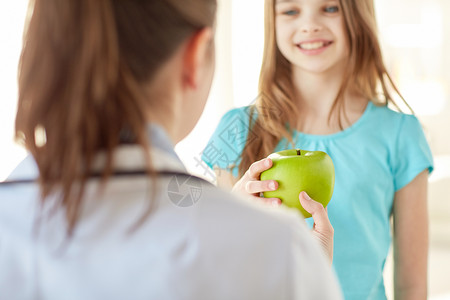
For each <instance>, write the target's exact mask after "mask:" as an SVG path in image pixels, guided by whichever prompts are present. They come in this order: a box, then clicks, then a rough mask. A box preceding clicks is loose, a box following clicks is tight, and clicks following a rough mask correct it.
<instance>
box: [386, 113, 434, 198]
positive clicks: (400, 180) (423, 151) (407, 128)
mask: <svg viewBox="0 0 450 300" xmlns="http://www.w3.org/2000/svg"><path fill="white" fill-rule="evenodd" d="M395 162H396V163H395V165H394V186H395V191H398V190H400V189H401V188H403V187H404V186H405V185H407V184H408V183H410V182H411V181H412V180H413V179H414V178H415V177H416V176H417V175H418V174H419V173H420V172H422V171H424V170H425V169H428V172H429V173H431V172H432V171H433V156H432V154H431V150H430V146H429V145H428V142H427V139H426V138H425V134H424V132H423V129H422V126H421V124H420V122H419V120H418V119H417V118H416V117H415V116H413V115H404V116H403V119H402V123H401V125H400V131H399V133H398V138H397V147H396V159H395Z"/></svg>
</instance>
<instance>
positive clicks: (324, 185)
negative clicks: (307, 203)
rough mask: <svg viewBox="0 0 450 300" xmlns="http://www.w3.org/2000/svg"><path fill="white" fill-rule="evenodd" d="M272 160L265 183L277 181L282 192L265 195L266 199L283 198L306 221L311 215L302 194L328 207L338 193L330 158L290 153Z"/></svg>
mask: <svg viewBox="0 0 450 300" xmlns="http://www.w3.org/2000/svg"><path fill="white" fill-rule="evenodd" d="M269 158H270V159H272V162H273V165H272V168H270V169H268V170H266V171H264V172H262V173H261V180H276V181H277V182H278V189H277V190H275V191H270V192H264V193H263V194H264V197H266V198H279V199H280V200H281V202H282V203H283V204H284V205H286V206H289V207H295V208H297V209H299V210H300V212H301V213H302V214H303V216H304V217H305V218H309V217H311V214H310V213H308V212H307V211H306V210H305V209H304V208H303V207H302V206H301V204H300V201H299V194H300V192H301V191H305V192H306V193H308V195H309V196H310V197H311V198H312V199H313V200H315V201H317V202H320V203H322V205H323V207H326V206H327V205H328V203H329V202H330V199H331V196H332V195H333V189H334V165H333V161H332V160H331V157H330V156H328V154H326V153H325V152H322V151H306V150H299V149H290V150H283V151H280V152H276V153H272V154H270V155H269Z"/></svg>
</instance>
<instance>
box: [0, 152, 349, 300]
mask: <svg viewBox="0 0 450 300" xmlns="http://www.w3.org/2000/svg"><path fill="white" fill-rule="evenodd" d="M151 155H152V158H153V159H152V161H153V164H154V165H155V167H156V168H158V169H162V168H163V169H165V170H175V171H180V172H184V171H185V169H184V167H183V165H182V164H181V163H180V161H179V160H177V159H176V158H174V157H173V156H171V155H168V154H167V153H165V152H163V151H161V150H159V149H156V148H152V151H151ZM101 161H102V159H99V161H98V164H99V165H101ZM143 164H144V161H143V156H142V151H141V150H140V149H139V148H138V147H136V146H122V147H120V148H119V150H117V152H116V156H115V168H116V169H117V170H133V169H141V168H142V166H143ZM35 176H36V168H35V166H34V161H33V159H32V158H31V157H28V158H27V159H26V160H25V161H24V162H22V164H21V165H20V166H19V167H18V168H17V169H16V171H15V172H14V173H13V174H12V175H11V176H10V179H17V178H18V179H23V178H34V177H35ZM173 179H174V177H171V176H165V177H164V178H162V179H160V180H158V191H159V192H158V194H157V197H156V198H155V199H154V203H156V206H155V208H154V209H153V213H152V214H151V215H150V216H149V217H148V218H147V219H146V220H145V222H144V223H142V224H141V225H140V226H139V227H138V228H137V229H136V230H135V231H132V230H131V229H132V228H133V226H134V225H135V224H136V222H137V221H138V220H139V218H140V217H141V216H142V214H143V213H144V212H145V211H146V209H147V208H148V206H149V203H150V202H151V195H152V193H151V190H150V189H151V185H150V184H149V182H148V179H146V178H144V177H142V176H140V177H126V178H122V177H115V178H113V179H111V181H110V182H109V183H108V184H107V186H106V187H105V189H104V190H103V192H102V193H100V194H99V193H98V192H97V189H96V188H97V182H98V180H96V179H94V180H91V181H90V183H89V187H88V191H87V195H86V200H85V201H84V206H83V208H82V212H81V216H80V220H79V222H78V224H77V226H76V230H75V232H74V235H73V237H72V238H71V239H70V240H68V241H67V240H66V239H65V218H64V214H63V213H62V212H61V211H56V213H54V214H51V213H50V214H48V213H49V209H48V207H45V208H44V209H43V211H44V212H45V213H47V215H45V216H42V214H43V213H42V212H41V210H39V208H38V206H37V204H38V202H39V201H38V193H39V191H38V188H37V187H36V186H35V185H32V184H25V185H20V184H18V185H9V186H0V299H8V300H13V299H49V300H50V299H51V300H53V299H54V300H62V299H64V300H71V299H79V300H88V299H109V300H111V299H155V300H164V299H173V300H180V299H181V300H182V299H192V300H203V299H204V300H213V299H224V300H225V299H226V300H239V299H246V300H252V299H255V300H256V299H258V300H262V299H320V300H326V299H341V297H342V296H341V292H340V289H339V287H338V284H337V280H336V278H335V275H334V272H333V271H332V270H331V268H330V265H329V262H327V261H326V259H325V258H324V255H323V254H322V251H321V249H320V247H319V245H318V243H317V242H316V241H315V240H313V238H312V237H311V235H310V233H309V232H308V231H309V230H308V229H307V227H306V226H305V224H304V221H303V220H302V219H301V218H300V217H299V215H298V214H297V213H296V212H292V211H288V210H287V209H279V208H270V207H266V206H263V205H261V204H258V203H256V204H255V203H250V202H249V201H248V200H244V199H237V198H236V197H235V196H232V195H231V194H229V193H227V192H225V191H222V190H220V189H218V188H216V187H213V186H209V185H207V184H205V183H201V185H198V184H199V182H201V181H200V180H198V179H195V183H196V184H194V186H193V187H192V189H190V190H189V189H187V188H186V187H185V186H181V189H180V191H179V193H178V194H179V195H187V194H189V193H190V192H193V194H192V195H193V197H194V198H195V199H194V198H192V199H193V200H195V201H193V205H190V206H187V207H180V206H179V205H175V204H174V203H177V200H173V196H174V194H173V193H174V190H173ZM171 180H172V183H171V184H172V186H169V182H171ZM195 185H197V187H196V186H195ZM199 187H200V188H199ZM170 192H172V195H171V194H170ZM176 194H177V193H176V191H175V196H177V195H176ZM170 195H171V196H170ZM170 197H172V198H170ZM171 199H172V200H171ZM194 202H195V203H194ZM184 206H186V205H184ZM37 215H40V216H41V221H40V223H35V220H36V218H35V216H37ZM37 224H39V225H37ZM36 229H37V230H36ZM130 230H131V231H130ZM65 241H66V243H65Z"/></svg>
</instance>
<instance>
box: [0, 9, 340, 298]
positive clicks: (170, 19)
mask: <svg viewBox="0 0 450 300" xmlns="http://www.w3.org/2000/svg"><path fill="white" fill-rule="evenodd" d="M215 10H216V2H215V0H189V1H186V0H183V1H177V0H151V1H142V0H94V1H93V0H77V1H60V0H34V1H31V5H30V16H31V19H30V22H29V24H28V27H27V31H26V34H25V40H24V48H23V51H22V57H21V62H20V77H19V104H18V111H17V117H16V135H17V138H18V139H19V140H20V141H22V142H23V143H24V145H25V146H26V147H27V149H28V150H29V151H30V152H31V154H32V157H29V158H27V159H26V160H25V161H24V162H23V163H22V164H21V165H20V166H19V167H18V168H17V170H16V171H15V172H14V173H13V174H12V175H11V176H10V177H9V180H8V182H6V183H3V184H0V199H1V201H0V291H1V296H0V298H2V299H196V300H197V299H341V294H340V290H339V288H338V284H337V281H336V278H335V277H334V274H333V272H332V270H331V268H330V266H329V263H328V262H327V261H326V259H325V256H324V255H323V253H321V252H320V248H319V245H317V244H316V243H315V241H314V240H313V239H312V238H311V237H310V236H309V232H308V230H307V228H306V226H305V224H304V223H302V222H301V220H299V218H298V216H297V215H295V214H291V213H289V212H281V211H273V210H269V209H263V208H261V207H256V206H254V205H251V204H249V203H244V202H242V201H238V200H236V199H235V198H233V197H231V195H229V194H226V193H223V192H221V191H219V190H218V189H217V188H215V187H213V186H211V185H207V184H206V183H205V182H204V181H201V180H200V179H198V178H194V177H191V176H190V175H189V174H188V173H187V172H186V170H185V168H184V166H183V165H182V164H181V162H180V160H179V159H178V157H177V155H176V154H175V152H174V150H173V144H174V143H176V142H178V141H179V140H181V139H183V138H184V137H185V136H186V135H187V134H188V133H189V131H191V130H192V128H193V127H194V125H195V123H196V122H197V120H198V118H199V116H200V114H201V112H202V110H203V107H204V105H205V101H206V99H207V95H208V92H209V88H210V85H211V81H212V77H213V71H214V31H213V25H214V23H215ZM186 112H189V113H186ZM36 169H37V170H36ZM36 179H37V181H36ZM35 181H36V182H35ZM35 183H39V185H37V184H35ZM304 205H306V206H307V207H308V209H309V210H310V211H311V212H312V213H315V215H319V219H317V222H320V221H323V222H322V223H321V224H322V226H323V227H324V228H326V229H327V230H325V231H323V232H322V234H325V235H326V236H327V237H328V239H329V241H331V242H332V227H331V225H330V224H329V222H328V219H327V217H326V215H325V214H323V212H322V211H320V210H318V206H317V203H315V202H313V201H309V202H304ZM35 216H36V217H37V219H36V220H37V222H36V223H35V222H33V219H34V217H35ZM330 245H331V244H329V245H326V244H323V245H322V246H323V247H326V248H327V247H329V246H330ZM306 270H308V271H306Z"/></svg>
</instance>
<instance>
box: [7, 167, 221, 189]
mask: <svg viewBox="0 0 450 300" xmlns="http://www.w3.org/2000/svg"><path fill="white" fill-rule="evenodd" d="M145 176H149V174H148V172H147V171H144V170H126V171H114V172H113V173H112V174H111V177H112V178H114V177H116V178H127V177H145ZM169 176H172V177H181V178H185V179H186V180H189V179H195V180H199V181H200V182H201V183H205V184H207V185H213V184H212V183H211V182H209V181H207V180H205V179H203V178H201V177H198V176H195V175H191V174H188V173H185V172H180V171H168V170H162V171H156V177H169ZM102 177H103V174H101V173H92V174H91V175H90V176H89V179H101V178H102ZM36 183H38V180H37V179H32V178H22V179H12V180H5V181H0V186H9V185H19V184H36Z"/></svg>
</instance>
